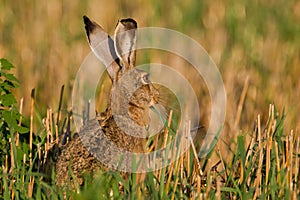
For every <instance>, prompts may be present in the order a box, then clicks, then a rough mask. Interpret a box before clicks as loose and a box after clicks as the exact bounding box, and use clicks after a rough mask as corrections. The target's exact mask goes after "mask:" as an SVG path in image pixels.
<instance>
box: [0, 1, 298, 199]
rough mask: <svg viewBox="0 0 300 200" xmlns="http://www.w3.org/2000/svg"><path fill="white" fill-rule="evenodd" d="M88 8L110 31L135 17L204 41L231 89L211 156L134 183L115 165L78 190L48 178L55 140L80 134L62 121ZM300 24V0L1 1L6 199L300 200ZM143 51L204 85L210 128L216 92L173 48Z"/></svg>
mask: <svg viewBox="0 0 300 200" xmlns="http://www.w3.org/2000/svg"><path fill="white" fill-rule="evenodd" d="M83 15H88V16H89V17H90V18H92V19H94V20H95V21H97V22H98V23H99V24H101V25H102V26H103V27H104V29H105V30H107V31H108V33H110V34H111V35H112V34H113V30H114V28H115V25H116V23H117V21H118V19H120V18H123V17H132V18H134V19H136V20H137V21H138V26H139V27H148V26H155V27H164V28H169V29H173V30H176V31H179V32H181V33H184V34H186V35H187V36H189V37H191V38H193V39H194V40H195V41H197V42H198V43H199V44H201V45H202V46H203V47H204V48H205V50H206V51H207V52H208V54H209V55H210V56H211V58H212V60H213V61H214V62H215V64H216V65H217V67H218V69H219V71H220V74H221V76H222V79H223V82H224V85H225V89H226V94H227V104H226V119H225V124H224V127H223V130H222V132H221V135H220V139H219V141H218V143H217V145H216V147H215V149H214V151H213V152H212V153H211V154H210V155H208V156H207V157H206V158H202V159H201V160H198V158H197V157H196V156H194V151H193V149H191V151H189V152H187V153H186V154H185V155H184V156H183V157H182V158H180V159H179V160H178V161H176V162H175V163H173V164H171V165H170V166H168V167H167V168H164V169H163V170H161V171H158V172H153V173H149V174H148V175H147V178H146V181H145V183H144V184H142V185H135V181H134V179H135V175H134V174H133V175H132V176H131V177H130V178H129V179H128V180H123V179H122V177H120V174H118V173H117V172H101V171H100V172H99V173H98V174H97V175H96V178H95V179H94V180H92V179H91V178H90V177H87V178H86V179H87V184H86V185H85V186H84V187H82V188H77V191H76V192H74V191H71V190H69V189H68V188H67V189H65V190H64V189H62V188H57V187H55V185H54V180H55V175H54V174H53V177H51V178H50V180H45V178H44V175H43V174H42V173H40V171H39V169H40V165H41V164H42V163H43V162H44V160H43V156H45V154H46V152H47V149H48V148H49V146H48V145H49V144H48V142H50V143H51V140H52V142H53V141H54V142H55V141H56V138H57V137H58V136H57V134H63V133H64V132H66V131H70V132H71V133H72V134H73V133H74V132H75V130H74V127H73V124H72V123H71V124H72V125H71V128H70V129H67V130H66V125H65V123H66V122H67V121H68V120H69V119H70V117H69V113H70V111H71V93H72V88H73V84H74V79H75V76H76V73H77V70H78V69H79V67H80V65H81V64H82V62H83V60H84V59H85V57H86V56H87V55H88V54H89V52H90V48H89V46H88V43H87V39H86V36H85V30H84V26H83V22H82V16H83ZM299 21H300V2H299V1H296V0H291V1H281V0H277V1H270V2H267V1H263V0H260V1H248V0H247V1H244V2H240V1H234V0H224V1H222V0H217V1H208V0H207V1H206V0H205V1H196V0H186V1H179V0H174V1H172V3H171V4H170V3H169V2H167V1H158V0H150V1H142V0H137V1H129V0H121V1H116V0H111V1H95V0H91V1H77V0H75V1H71V0H65V1H59V0H53V1H49V2H46V1H45V2H40V1H29V0H25V1H20V0H14V1H6V0H2V1H0V30H1V34H0V58H5V59H7V60H8V61H9V62H11V63H13V65H14V66H15V68H12V69H8V68H10V67H7V69H4V68H5V67H3V66H10V65H9V64H8V62H6V61H5V60H1V62H2V68H1V87H9V89H7V88H6V89H5V90H4V89H3V90H2V91H1V131H2V132H1V137H2V138H1V141H2V143H1V146H0V147H1V151H0V156H1V158H0V162H1V165H2V169H1V170H0V172H1V175H0V178H1V179H0V181H1V183H0V187H1V188H0V195H1V196H0V197H1V198H3V199H27V198H33V199H41V198H49V197H50V196H51V198H54V199H60V198H63V196H64V195H67V196H68V197H69V196H72V198H74V199H88V198H90V199H93V198H95V196H94V195H90V194H93V193H94V192H98V194H99V195H98V196H99V198H100V199H101V197H102V198H104V197H107V198H109V197H110V198H121V199H123V198H131V199H135V198H142V194H143V195H146V196H147V197H149V198H151V199H153V198H154V199H165V198H170V199H174V198H184V199H188V198H192V199H197V198H198V199H223V198H228V199H236V198H240V199H253V198H259V199H270V198H271V199H274V198H284V199H299V198H300V190H299V188H300V178H299V176H300V175H299V172H300V170H299V169H300V168H299V163H300V135H299V122H300V119H299V111H300V104H299V99H300V81H299V74H300V37H299V36H300V23H299ZM138 55H139V56H140V57H139V59H138V60H137V62H138V64H142V63H143V62H149V61H151V62H160V63H163V64H166V65H169V66H172V67H173V68H174V69H176V70H178V71H180V72H181V73H182V74H183V75H185V76H186V77H187V79H188V80H189V81H190V82H191V83H192V85H193V88H200V89H199V90H197V91H196V95H197V97H198V99H199V103H200V110H201V123H202V124H203V126H204V127H207V126H208V124H209V116H210V115H211V113H210V112H211V111H210V106H209V105H210V104H211V99H210V94H209V93H208V91H207V88H206V86H205V82H204V81H203V80H202V79H201V78H200V79H199V77H198V78H194V77H193V76H192V75H191V74H192V73H191V72H190V71H188V70H187V67H186V65H188V64H187V63H185V62H184V61H182V60H180V59H178V58H176V57H174V55H169V54H166V53H165V52H152V51H142V52H138ZM142 55H144V56H142ZM2 70H3V73H2ZM10 73H12V74H14V75H15V76H16V77H17V79H18V80H19V83H15V84H13V85H10V86H7V85H5V80H10V79H11V80H10V81H12V82H13V83H14V81H15V80H14V78H12V77H11V76H10V75H9V76H5V74H10ZM17 85H19V86H18V87H17ZM63 85H64V87H63V88H64V89H63V93H62V86H63ZM33 89H34V90H33ZM4 93H5V95H4ZM11 94H13V95H14V96H15V100H14V98H12V95H11ZM62 94H63V95H62ZM3 102H4V103H3ZM7 111H10V112H11V116H14V117H9V115H8V112H7ZM18 112H20V113H21V114H22V115H23V116H22V117H21V116H20V115H19V114H18ZM14 120H15V121H14ZM20 127H23V128H20ZM18 134H20V137H16V136H17V135H18ZM31 136H32V137H31ZM199 166H200V167H199ZM91 185H92V186H91ZM90 186H91V187H90ZM99 188H102V190H99ZM136 188H139V189H138V190H139V191H141V192H136ZM63 191H67V192H66V193H64V192H63Z"/></svg>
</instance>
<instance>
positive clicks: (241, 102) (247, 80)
mask: <svg viewBox="0 0 300 200" xmlns="http://www.w3.org/2000/svg"><path fill="white" fill-rule="evenodd" d="M248 87H249V76H247V77H246V79H245V82H244V86H243V90H242V94H241V97H240V101H239V104H238V109H237V113H236V117H235V121H234V128H235V129H236V128H237V127H238V124H239V122H240V119H241V114H242V110H243V105H244V102H245V99H246V95H247V91H248Z"/></svg>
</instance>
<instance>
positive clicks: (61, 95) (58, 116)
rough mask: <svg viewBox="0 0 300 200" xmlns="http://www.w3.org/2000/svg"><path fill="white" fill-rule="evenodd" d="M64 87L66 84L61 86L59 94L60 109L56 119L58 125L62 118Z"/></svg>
mask: <svg viewBox="0 0 300 200" xmlns="http://www.w3.org/2000/svg"><path fill="white" fill-rule="evenodd" d="M64 88H65V86H64V85H63V86H61V91H60V96H59V105H58V111H57V119H56V125H58V123H59V121H60V118H61V107H62V100H63V96H64Z"/></svg>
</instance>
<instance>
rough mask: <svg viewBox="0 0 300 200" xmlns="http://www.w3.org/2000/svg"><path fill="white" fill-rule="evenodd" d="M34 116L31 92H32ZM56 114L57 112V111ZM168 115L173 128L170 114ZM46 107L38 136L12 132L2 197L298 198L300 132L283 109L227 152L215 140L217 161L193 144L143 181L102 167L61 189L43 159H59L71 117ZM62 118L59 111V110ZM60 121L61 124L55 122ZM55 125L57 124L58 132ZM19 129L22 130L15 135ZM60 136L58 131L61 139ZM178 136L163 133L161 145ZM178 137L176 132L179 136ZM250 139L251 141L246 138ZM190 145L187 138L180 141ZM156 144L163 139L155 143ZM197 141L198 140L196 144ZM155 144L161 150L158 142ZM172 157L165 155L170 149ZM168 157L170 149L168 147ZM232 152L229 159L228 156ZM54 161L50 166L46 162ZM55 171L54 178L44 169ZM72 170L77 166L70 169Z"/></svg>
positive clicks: (0, 191) (271, 112)
mask: <svg viewBox="0 0 300 200" xmlns="http://www.w3.org/2000/svg"><path fill="white" fill-rule="evenodd" d="M31 102H32V103H31V106H32V109H31V110H32V113H31V117H30V119H31V121H32V120H33V116H34V104H35V98H34V92H32V101H31ZM57 112H60V111H59V109H58V111H57ZM171 115H172V114H171V113H170V117H169V120H168V126H169V127H170V123H171V118H172V116H171ZM53 116H54V115H53V113H52V110H51V109H50V108H49V109H48V111H47V115H46V116H45V117H44V118H43V120H42V121H43V125H42V127H43V129H42V132H41V133H40V136H41V137H37V138H35V139H34V138H33V135H32V128H31V127H32V126H30V131H29V132H28V133H27V135H29V140H28V141H21V140H20V137H16V136H15V135H12V136H11V139H10V140H9V146H10V151H9V152H10V153H9V154H8V155H5V162H4V163H3V166H2V170H1V175H0V178H1V179H0V180H1V182H0V186H1V188H0V194H1V197H2V198H3V199H49V198H51V199H63V198H67V199H69V198H71V199H109V198H111V199H145V198H146V199H224V198H225V199H237V198H239V199H257V198H259V199H268V198H271V199H274V198H280V199H297V198H299V197H300V191H299V188H300V179H299V172H300V168H299V161H300V136H299V134H298V133H297V132H294V131H290V132H285V130H284V120H285V118H286V115H285V114H284V113H282V114H279V113H278V112H277V111H276V109H275V106H274V105H270V107H269V117H268V120H267V121H265V122H262V120H261V117H260V115H258V116H257V119H256V120H255V122H256V125H255V129H254V131H253V132H250V133H247V134H239V135H238V136H237V140H236V148H234V149H231V151H230V154H229V155H226V154H224V153H221V151H220V149H219V148H218V146H216V147H215V150H214V152H217V154H218V161H217V163H216V164H214V165H211V164H212V160H211V157H210V156H211V155H212V154H210V155H208V156H207V157H206V158H204V159H203V160H200V161H199V159H198V157H197V156H195V155H196V154H195V153H196V150H195V148H194V146H193V145H192V148H191V149H190V150H188V151H187V152H185V153H184V154H183V156H181V157H180V158H179V159H178V160H176V161H175V162H174V163H171V164H170V165H169V166H167V167H165V168H163V169H161V170H158V171H154V172H150V173H147V174H146V179H145V181H144V182H142V183H139V184H136V181H135V176H136V174H131V175H130V176H129V178H127V179H124V178H123V177H122V175H121V174H120V172H113V171H99V172H97V173H95V174H94V175H91V174H86V175H85V176H84V179H85V183H84V185H83V186H81V187H80V186H79V185H78V184H77V185H76V183H75V189H74V188H72V187H71V185H68V184H67V185H65V186H64V187H57V186H56V185H55V173H54V171H53V170H54V169H53V166H54V165H53V164H50V168H48V169H47V170H48V171H46V170H45V169H43V166H44V164H45V163H46V161H47V162H49V160H50V161H53V160H52V159H55V155H53V150H51V151H49V149H51V147H52V146H53V145H54V144H58V143H60V142H61V140H62V138H63V136H64V135H66V134H70V131H72V130H71V129H70V126H69V125H66V123H61V121H66V120H67V121H68V120H69V119H70V115H68V117H67V119H64V118H60V119H61V121H60V120H59V119H58V118H54V117H53ZM56 116H60V115H56ZM58 124H61V125H60V126H59V127H58V128H55V127H57V125H58ZM58 130H60V131H59V132H60V133H58ZM16 134H18V133H16ZM58 134H60V135H61V137H58ZM172 137H174V135H173V134H168V129H167V128H166V129H165V132H164V133H163V137H162V138H163V140H165V141H164V142H162V143H161V144H159V145H161V146H162V147H163V146H164V145H165V144H166V143H168V141H170V139H171V138H172ZM175 137H176V136H175ZM247 137H250V142H247V139H246V138H247ZM181 142H182V143H185V142H186V141H185V140H181ZM154 144H155V145H158V143H157V142H156V143H155V142H154ZM192 144H193V143H192ZM154 148H157V147H156V146H154ZM166 156H167V155H166ZM171 156H174V155H172V153H171ZM228 158H231V159H228ZM48 166H49V165H48ZM45 173H46V174H48V175H49V174H51V177H49V176H47V175H46V174H45ZM69 175H70V176H72V171H71V170H70V174H69Z"/></svg>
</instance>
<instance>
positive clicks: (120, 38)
mask: <svg viewBox="0 0 300 200" xmlns="http://www.w3.org/2000/svg"><path fill="white" fill-rule="evenodd" d="M136 29H137V23H136V21H134V20H133V19H131V18H128V19H122V20H120V21H119V22H118V25H117V27H116V30H115V37H114V40H115V49H116V52H117V54H118V56H119V58H120V59H121V60H122V62H123V67H124V70H128V69H131V68H132V67H134V65H135V56H136Z"/></svg>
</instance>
